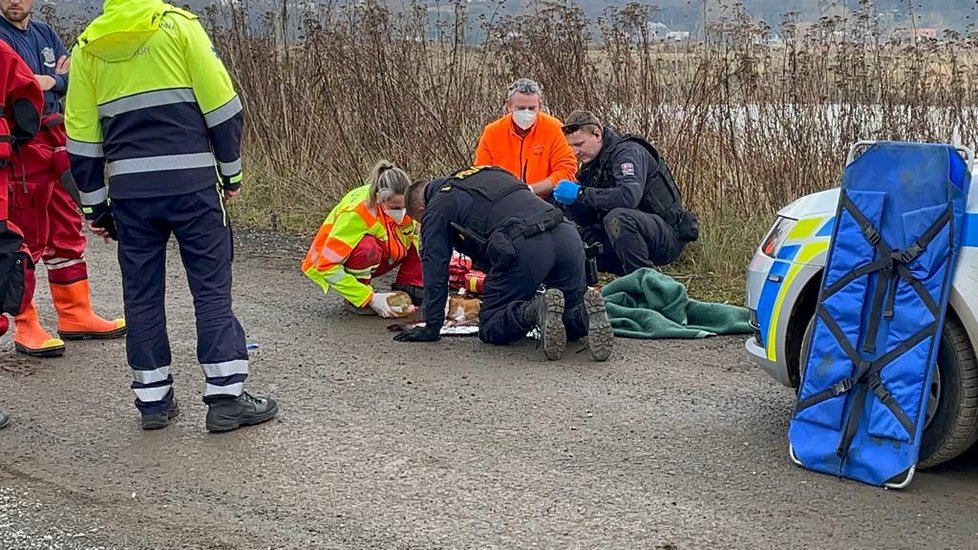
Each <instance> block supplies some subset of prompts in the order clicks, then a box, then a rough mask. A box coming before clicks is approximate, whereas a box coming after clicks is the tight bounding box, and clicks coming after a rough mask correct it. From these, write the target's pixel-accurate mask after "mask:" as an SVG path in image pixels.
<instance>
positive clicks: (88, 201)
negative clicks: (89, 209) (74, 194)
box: [78, 185, 109, 206]
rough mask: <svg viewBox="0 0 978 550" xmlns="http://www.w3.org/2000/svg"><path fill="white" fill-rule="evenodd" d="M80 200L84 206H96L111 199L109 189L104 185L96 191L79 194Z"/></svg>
mask: <svg viewBox="0 0 978 550" xmlns="http://www.w3.org/2000/svg"><path fill="white" fill-rule="evenodd" d="M78 198H79V199H81V203H82V206H95V205H96V204H102V203H103V202H105V201H106V200H107V199H108V198H109V188H108V187H106V186H104V185H103V186H102V187H100V188H98V189H96V190H95V191H89V192H87V193H78Z"/></svg>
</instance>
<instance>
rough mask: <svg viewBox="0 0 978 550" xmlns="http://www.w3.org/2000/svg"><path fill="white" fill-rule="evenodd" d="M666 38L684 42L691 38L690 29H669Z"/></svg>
mask: <svg viewBox="0 0 978 550" xmlns="http://www.w3.org/2000/svg"><path fill="white" fill-rule="evenodd" d="M666 40H673V41H675V42H683V41H686V40H689V31H669V32H667V33H666Z"/></svg>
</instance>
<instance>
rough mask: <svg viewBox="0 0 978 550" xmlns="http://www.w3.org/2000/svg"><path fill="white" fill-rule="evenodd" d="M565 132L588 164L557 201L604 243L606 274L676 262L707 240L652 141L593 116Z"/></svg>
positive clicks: (583, 114) (586, 235) (592, 239)
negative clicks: (688, 246) (622, 132)
mask: <svg viewBox="0 0 978 550" xmlns="http://www.w3.org/2000/svg"><path fill="white" fill-rule="evenodd" d="M563 131H564V134H565V135H566V136H567V141H568V143H570V145H571V148H572V149H574V152H575V153H576V154H577V157H578V159H579V160H580V161H581V163H582V164H581V169H580V171H579V172H578V175H577V179H578V181H579V182H580V183H579V184H578V183H574V182H571V181H566V180H565V181H561V182H560V183H558V184H557V188H556V189H555V190H554V200H555V201H556V202H557V203H559V204H560V205H561V207H562V208H564V209H565V211H566V212H567V214H568V216H569V217H570V218H571V219H573V220H574V221H575V222H576V223H577V224H578V226H579V227H580V231H581V236H582V238H583V239H584V241H585V242H587V243H588V244H589V245H590V244H595V243H600V244H601V245H602V246H601V250H600V252H599V253H598V256H597V260H598V269H600V270H601V271H607V272H611V273H614V274H616V275H627V274H629V273H631V272H633V271H635V270H637V269H640V268H643V267H655V266H661V265H666V264H669V263H672V262H673V261H675V259H676V258H677V257H679V254H680V253H682V251H683V248H684V247H685V245H686V243H687V242H690V241H695V240H696V239H697V238H698V237H699V226H698V222H697V219H696V216H695V215H694V214H693V213H692V212H690V211H688V210H686V209H685V208H684V207H683V203H682V198H681V197H680V195H679V189H678V188H677V187H676V183H675V181H673V178H672V174H671V173H670V171H669V167H668V166H666V162H665V160H664V159H663V158H662V157H661V155H660V154H659V152H658V151H657V150H656V149H655V147H653V146H652V145H651V144H650V143H649V142H648V141H646V140H645V139H643V138H641V137H639V136H635V135H628V134H625V135H619V134H617V133H616V132H615V131H614V130H612V129H611V128H609V127H607V126H604V125H602V124H601V121H600V120H599V119H598V117H596V116H595V115H594V114H593V113H590V112H588V111H581V110H578V111H574V112H572V113H571V114H570V115H568V117H567V119H566V121H565V123H564V127H563Z"/></svg>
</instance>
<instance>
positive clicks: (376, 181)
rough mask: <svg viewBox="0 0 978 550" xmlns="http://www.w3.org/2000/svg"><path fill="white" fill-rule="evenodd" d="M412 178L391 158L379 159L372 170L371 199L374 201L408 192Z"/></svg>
mask: <svg viewBox="0 0 978 550" xmlns="http://www.w3.org/2000/svg"><path fill="white" fill-rule="evenodd" d="M410 185H411V179H410V178H409V177H408V175H407V173H406V172H405V171H404V170H401V169H400V168H398V167H397V166H395V165H394V163H393V162H391V161H389V160H381V161H378V162H377V164H375V165H374V168H373V170H371V171H370V200H371V202H372V203H376V202H377V201H380V200H384V199H386V198H387V197H390V196H392V195H403V194H405V193H407V188H408V186H410Z"/></svg>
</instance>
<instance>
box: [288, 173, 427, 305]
mask: <svg viewBox="0 0 978 550" xmlns="http://www.w3.org/2000/svg"><path fill="white" fill-rule="evenodd" d="M418 227H419V226H418V223H417V222H416V221H414V220H412V219H411V217H410V216H405V217H404V220H403V221H402V222H401V223H400V224H398V223H397V222H396V221H394V220H393V219H392V218H391V217H390V216H388V215H387V214H386V213H384V212H383V210H381V209H379V208H376V207H371V206H370V186H369V185H364V186H361V187H357V188H355V189H353V190H352V191H350V192H349V193H347V194H346V196H344V197H343V198H342V199H341V200H340V202H339V204H337V205H336V206H335V207H334V208H333V210H332V211H330V213H329V215H328V216H326V220H325V221H324V222H323V225H322V226H320V228H319V232H318V233H316V237H315V238H314V239H313V241H312V245H311V246H310V247H309V252H308V253H306V257H305V259H303V261H302V272H303V273H305V274H306V277H309V279H311V280H312V281H314V282H315V283H316V284H318V285H319V286H321V287H322V289H323V291H324V292H327V293H328V292H329V289H330V287H332V288H334V289H336V292H338V293H339V294H340V296H343V298H345V299H346V300H347V301H348V302H350V303H351V304H353V305H355V306H358V307H364V306H365V305H367V302H369V301H370V299H371V298H373V295H374V291H373V289H372V288H371V287H370V285H367V284H364V283H362V282H360V280H359V279H369V278H370V277H371V275H372V274H373V272H374V271H376V270H377V268H378V267H380V265H379V264H378V265H373V266H369V267H367V268H362V269H350V268H347V267H345V266H344V263H345V262H346V260H347V258H349V256H350V253H351V252H353V249H354V248H356V246H357V244H359V243H360V240H361V239H363V238H364V237H365V236H367V235H373V236H374V237H376V238H377V239H378V240H379V241H381V242H382V243H384V245H385V247H386V250H387V256H388V261H389V262H390V263H396V262H399V261H401V260H403V259H404V258H405V257H406V256H407V254H408V251H410V249H411V247H412V246H413V247H415V248H417V247H418V244H419V240H420V235H419V229H418Z"/></svg>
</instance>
